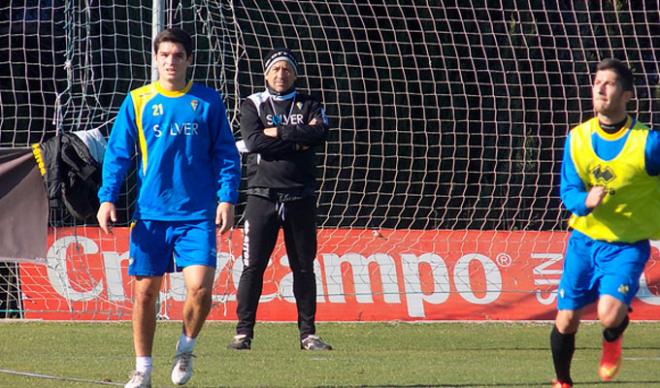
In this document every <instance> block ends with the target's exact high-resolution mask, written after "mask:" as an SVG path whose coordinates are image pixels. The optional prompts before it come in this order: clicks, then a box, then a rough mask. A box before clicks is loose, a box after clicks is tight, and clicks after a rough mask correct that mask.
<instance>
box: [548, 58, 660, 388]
mask: <svg viewBox="0 0 660 388" xmlns="http://www.w3.org/2000/svg"><path fill="white" fill-rule="evenodd" d="M633 92H634V90H633V74H632V72H631V70H630V69H629V68H628V67H627V66H626V65H625V64H624V63H623V62H621V61H619V60H617V59H605V60H603V61H601V62H600V63H599V64H598V66H597V68H596V75H595V77H594V83H593V88H592V96H593V104H594V111H595V113H596V117H594V118H592V119H590V120H588V121H586V122H584V123H582V124H580V125H578V126H577V127H575V128H573V129H572V130H571V131H570V133H569V135H568V138H567V139H566V146H565V148H564V158H563V161H562V171H561V187H560V192H561V199H562V202H563V203H564V206H566V208H567V209H568V210H569V211H570V212H571V213H572V215H571V218H570V220H569V226H570V227H571V228H572V229H573V231H572V233H571V236H570V238H569V241H568V247H567V250H566V255H565V260H564V270H563V274H562V278H561V282H560V284H559V290H558V298H557V309H558V312H557V318H556V320H555V326H554V328H553V330H552V333H551V335H550V344H551V348H552V358H553V362H554V367H555V372H556V375H557V379H556V380H555V381H554V382H553V387H556V388H567V387H572V385H573V381H572V379H571V376H570V366H571V360H572V358H573V353H574V351H575V333H576V332H577V330H578V327H579V325H580V318H581V316H582V312H583V309H584V307H586V306H587V305H589V304H592V303H594V302H598V305H597V308H598V319H599V320H600V322H601V324H602V325H603V327H604V330H603V353H602V357H601V361H600V366H599V370H598V374H599V375H600V378H601V379H602V380H603V381H609V380H611V379H613V378H614V376H616V374H617V373H618V372H619V369H620V366H621V343H622V338H623V337H622V334H623V332H624V330H625V329H626V327H627V326H628V311H629V306H630V303H631V302H632V299H633V298H634V297H635V294H637V291H638V289H639V278H640V276H641V274H642V271H643V269H644V265H645V264H646V262H647V261H648V259H649V256H650V251H651V248H650V242H649V240H650V239H660V133H659V132H658V131H653V130H651V129H649V128H648V127H647V126H645V125H644V124H642V123H640V122H638V121H637V120H636V118H635V117H632V116H630V115H629V114H628V112H627V108H626V105H627V103H628V101H630V99H631V98H632V97H633Z"/></svg>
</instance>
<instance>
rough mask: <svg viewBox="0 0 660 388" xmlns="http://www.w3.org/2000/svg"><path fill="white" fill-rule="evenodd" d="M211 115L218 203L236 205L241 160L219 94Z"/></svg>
mask: <svg viewBox="0 0 660 388" xmlns="http://www.w3.org/2000/svg"><path fill="white" fill-rule="evenodd" d="M211 115H212V117H211V122H210V126H211V128H213V129H214V135H215V137H214V141H213V150H212V151H213V163H214V171H216V173H217V179H218V184H217V187H218V191H217V197H218V201H219V202H229V203H232V204H236V203H237V202H238V187H239V185H240V183H241V158H240V155H239V153H238V149H237V148H236V142H235V140H234V135H232V133H231V127H230V126H229V120H227V109H226V108H225V104H224V103H223V102H222V98H221V96H220V95H219V94H218V95H217V100H216V102H215V104H214V105H213V109H212V112H211Z"/></svg>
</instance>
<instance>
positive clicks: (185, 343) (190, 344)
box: [176, 333, 197, 353]
mask: <svg viewBox="0 0 660 388" xmlns="http://www.w3.org/2000/svg"><path fill="white" fill-rule="evenodd" d="M195 342H197V338H190V337H188V336H186V335H185V334H183V333H181V335H180V336H179V343H178V344H177V346H176V350H177V352H180V353H189V352H192V351H193V348H194V347H195Z"/></svg>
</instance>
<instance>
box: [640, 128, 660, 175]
mask: <svg viewBox="0 0 660 388" xmlns="http://www.w3.org/2000/svg"><path fill="white" fill-rule="evenodd" d="M644 156H645V158H646V163H645V164H646V172H648V174H649V175H651V176H658V175H660V131H658V130H655V131H653V130H652V131H649V136H648V138H647V139H646V149H645V150H644Z"/></svg>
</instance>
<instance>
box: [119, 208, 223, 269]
mask: <svg viewBox="0 0 660 388" xmlns="http://www.w3.org/2000/svg"><path fill="white" fill-rule="evenodd" d="M216 262H217V258H216V245H215V223H214V222H213V221H211V220H203V221H153V220H136V221H134V222H133V224H132V225H131V244H130V259H129V264H128V274H129V275H131V276H162V275H163V274H165V273H166V272H175V270H176V271H181V269H183V268H185V267H187V266H189V265H205V266H208V267H212V268H215V267H216Z"/></svg>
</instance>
